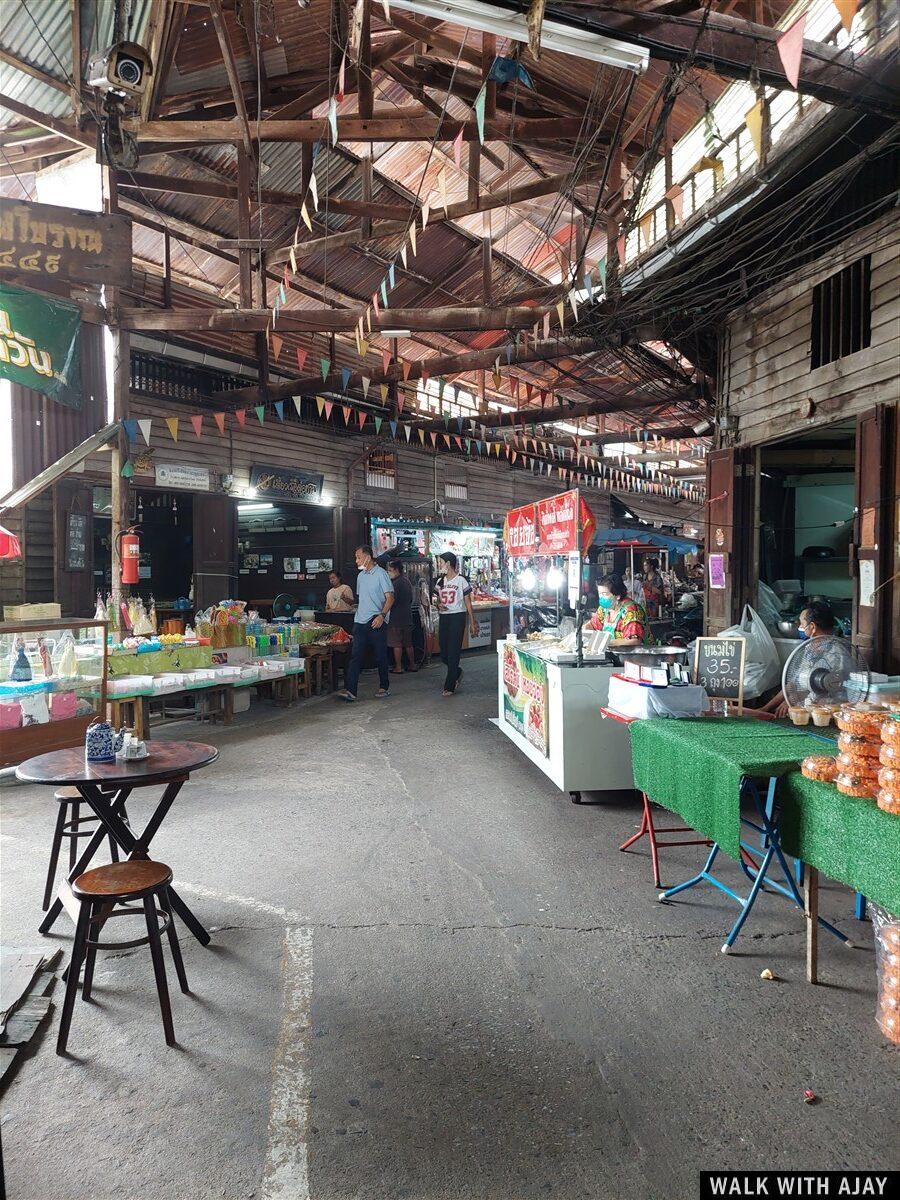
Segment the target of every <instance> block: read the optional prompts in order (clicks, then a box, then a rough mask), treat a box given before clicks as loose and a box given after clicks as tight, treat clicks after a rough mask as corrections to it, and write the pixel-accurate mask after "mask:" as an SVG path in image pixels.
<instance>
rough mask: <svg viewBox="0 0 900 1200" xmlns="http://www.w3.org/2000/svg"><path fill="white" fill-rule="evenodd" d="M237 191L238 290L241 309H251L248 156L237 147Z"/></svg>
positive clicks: (251, 268) (251, 273)
mask: <svg viewBox="0 0 900 1200" xmlns="http://www.w3.org/2000/svg"><path fill="white" fill-rule="evenodd" d="M237 166H238V173H237V189H238V237H239V238H240V240H241V247H240V249H239V250H238V288H239V292H240V303H241V308H252V307H253V259H252V251H251V249H250V247H249V245H245V244H244V243H247V242H249V241H250V238H251V236H252V235H251V227H250V167H251V161H250V155H249V154H248V153H247V151H246V150H245V149H244V148H243V146H238V147H237Z"/></svg>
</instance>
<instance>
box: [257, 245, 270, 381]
mask: <svg viewBox="0 0 900 1200" xmlns="http://www.w3.org/2000/svg"><path fill="white" fill-rule="evenodd" d="M256 286H257V287H258V289H259V303H260V307H261V308H266V309H267V308H268V307H269V300H268V295H267V290H268V289H267V287H266V252H265V251H264V250H263V251H262V252H261V253H260V255H259V261H258V263H257V271H256ZM256 357H257V359H258V360H259V367H258V378H259V386H260V387H261V388H262V390H263V395H266V394H267V393H268V391H269V338H268V335H267V334H266V333H265V331H263V332H262V333H258V334H257V335H256Z"/></svg>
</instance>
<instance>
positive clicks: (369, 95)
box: [357, 0, 375, 119]
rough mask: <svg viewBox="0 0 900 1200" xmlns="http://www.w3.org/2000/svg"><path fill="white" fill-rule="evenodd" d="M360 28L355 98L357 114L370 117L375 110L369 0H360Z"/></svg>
mask: <svg viewBox="0 0 900 1200" xmlns="http://www.w3.org/2000/svg"><path fill="white" fill-rule="evenodd" d="M361 3H362V6H363V10H362V29H361V31H360V37H359V67H358V73H357V80H358V82H357V99H358V101H359V115H360V116H361V117H365V118H367V119H368V118H370V117H371V116H372V114H373V112H374V110H375V106H374V94H373V89H372V13H371V3H370V0H361Z"/></svg>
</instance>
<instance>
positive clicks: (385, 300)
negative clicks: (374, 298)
mask: <svg viewBox="0 0 900 1200" xmlns="http://www.w3.org/2000/svg"><path fill="white" fill-rule="evenodd" d="M381 299H382V302H383V304H384V307H385V308H387V306H388V298H387V284H386V283H385V281H384V280H383V279H382V281H381Z"/></svg>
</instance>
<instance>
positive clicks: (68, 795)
mask: <svg viewBox="0 0 900 1200" xmlns="http://www.w3.org/2000/svg"><path fill="white" fill-rule="evenodd" d="M53 799H54V800H56V801H58V802H59V803H60V804H71V803H72V801H73V800H74V801H76V802H80V801H81V800H82V799H83V796H82V795H81V792H79V790H78V788H76V787H61V788H57V789H56V791H55V792H54V793H53Z"/></svg>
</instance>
